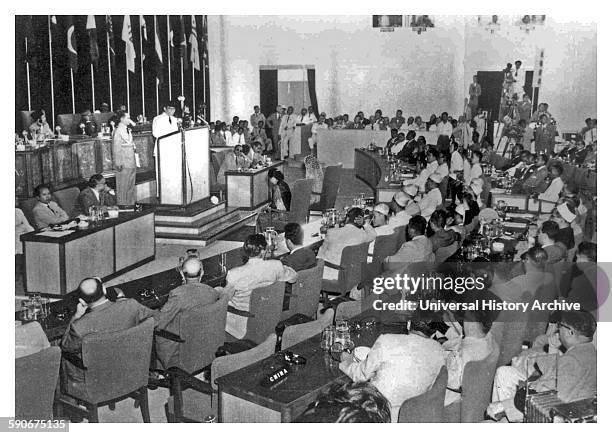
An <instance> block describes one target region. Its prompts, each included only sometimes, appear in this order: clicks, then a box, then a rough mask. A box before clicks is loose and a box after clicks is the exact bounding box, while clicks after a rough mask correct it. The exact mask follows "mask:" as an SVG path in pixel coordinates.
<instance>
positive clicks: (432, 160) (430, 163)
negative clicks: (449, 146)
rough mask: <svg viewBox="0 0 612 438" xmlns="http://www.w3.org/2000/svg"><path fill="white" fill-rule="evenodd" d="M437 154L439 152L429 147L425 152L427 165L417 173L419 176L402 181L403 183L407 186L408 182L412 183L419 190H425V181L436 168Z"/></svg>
mask: <svg viewBox="0 0 612 438" xmlns="http://www.w3.org/2000/svg"><path fill="white" fill-rule="evenodd" d="M439 155H440V154H439V153H438V151H437V150H435V149H429V151H428V152H427V167H425V169H423V170H421V173H419V176H417V177H416V178H415V179H411V180H406V181H404V185H405V186H408V185H410V184H414V185H416V186H417V187H418V188H419V189H420V190H425V183H426V182H427V178H429V176H430V175H431V174H433V173H434V172H435V171H436V169H437V168H438V157H439Z"/></svg>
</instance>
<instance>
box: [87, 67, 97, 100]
mask: <svg viewBox="0 0 612 438" xmlns="http://www.w3.org/2000/svg"><path fill="white" fill-rule="evenodd" d="M89 66H90V67H91V106H92V108H91V110H92V111H95V110H96V91H95V87H94V66H93V64H89Z"/></svg>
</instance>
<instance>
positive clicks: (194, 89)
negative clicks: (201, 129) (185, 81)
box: [191, 54, 199, 117]
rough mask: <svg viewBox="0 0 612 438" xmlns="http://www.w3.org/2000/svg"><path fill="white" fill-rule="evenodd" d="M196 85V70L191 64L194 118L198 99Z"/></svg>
mask: <svg viewBox="0 0 612 438" xmlns="http://www.w3.org/2000/svg"><path fill="white" fill-rule="evenodd" d="M198 56H199V54H198ZM195 85H196V84H195V68H194V66H193V63H192V64H191V92H192V94H193V102H191V108H192V110H193V114H194V117H195V108H196V99H195V92H196V86H195Z"/></svg>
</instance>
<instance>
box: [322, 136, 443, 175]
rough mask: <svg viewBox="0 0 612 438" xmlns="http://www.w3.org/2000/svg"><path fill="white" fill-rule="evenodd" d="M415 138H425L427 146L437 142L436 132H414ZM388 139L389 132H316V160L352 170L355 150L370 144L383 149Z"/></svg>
mask: <svg viewBox="0 0 612 438" xmlns="http://www.w3.org/2000/svg"><path fill="white" fill-rule="evenodd" d="M400 132H404V133H405V132H407V131H405V130H401V131H400ZM416 136H417V138H418V137H420V136H423V137H425V141H426V142H427V144H432V145H435V144H436V143H437V142H438V133H437V132H429V131H416ZM390 138H391V131H390V130H384V131H374V130H372V129H321V130H319V131H317V158H318V160H319V162H320V163H325V165H327V166H331V165H335V164H338V163H342V167H343V168H344V169H353V168H354V167H355V153H354V150H355V149H356V148H367V147H369V146H370V144H371V143H374V144H375V145H376V146H378V147H384V146H385V145H386V144H387V141H389V139H390Z"/></svg>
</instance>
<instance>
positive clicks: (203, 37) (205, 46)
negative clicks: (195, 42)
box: [200, 15, 208, 68]
mask: <svg viewBox="0 0 612 438" xmlns="http://www.w3.org/2000/svg"><path fill="white" fill-rule="evenodd" d="M200 40H201V43H200V49H201V50H202V60H203V61H204V68H208V17H207V16H206V15H202V32H201V35H200Z"/></svg>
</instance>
